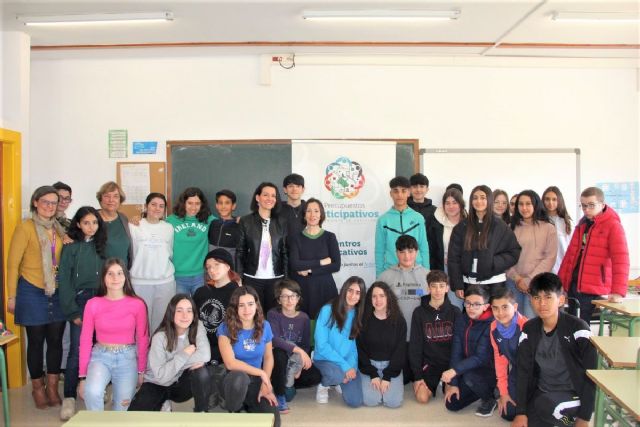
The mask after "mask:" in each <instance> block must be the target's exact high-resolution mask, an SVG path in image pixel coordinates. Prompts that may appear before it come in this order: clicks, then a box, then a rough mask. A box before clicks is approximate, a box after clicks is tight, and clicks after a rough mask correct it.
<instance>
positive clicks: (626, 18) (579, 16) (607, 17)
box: [551, 11, 640, 23]
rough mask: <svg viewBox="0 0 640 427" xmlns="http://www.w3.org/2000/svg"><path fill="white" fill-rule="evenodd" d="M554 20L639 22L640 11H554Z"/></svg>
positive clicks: (552, 17)
mask: <svg viewBox="0 0 640 427" xmlns="http://www.w3.org/2000/svg"><path fill="white" fill-rule="evenodd" d="M551 19H553V20H554V21H567V22H570V21H572V22H608V23H611V22H638V21H640V15H639V14H638V12H635V13H634V12H570V11H566V12H561V11H560V12H554V13H553V15H552V16H551Z"/></svg>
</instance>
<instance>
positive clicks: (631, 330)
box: [629, 317, 640, 337]
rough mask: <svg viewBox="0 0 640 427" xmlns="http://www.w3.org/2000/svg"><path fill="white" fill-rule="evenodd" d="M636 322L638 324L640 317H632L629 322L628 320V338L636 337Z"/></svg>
mask: <svg viewBox="0 0 640 427" xmlns="http://www.w3.org/2000/svg"><path fill="white" fill-rule="evenodd" d="M638 322H640V317H632V318H631V320H629V336H630V337H635V336H636V324H637V323H638Z"/></svg>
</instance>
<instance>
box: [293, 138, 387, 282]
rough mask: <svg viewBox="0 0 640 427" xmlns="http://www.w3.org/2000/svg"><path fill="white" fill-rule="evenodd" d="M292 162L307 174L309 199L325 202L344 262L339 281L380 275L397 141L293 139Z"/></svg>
mask: <svg viewBox="0 0 640 427" xmlns="http://www.w3.org/2000/svg"><path fill="white" fill-rule="evenodd" d="M291 164H292V170H293V172H295V173H299V174H300V175H302V176H304V178H305V193H304V198H305V199H309V198H311V197H314V198H316V199H319V200H320V201H321V202H322V204H323V205H324V208H325V212H326V217H327V218H326V220H325V222H324V224H323V228H326V229H327V230H329V231H331V232H333V233H335V235H336V237H337V239H338V245H339V246H340V256H341V261H342V266H341V269H340V271H339V272H338V273H335V274H334V277H335V281H336V284H337V285H338V287H340V286H341V285H342V283H343V282H344V281H345V280H346V279H347V278H349V277H350V276H354V275H355V276H360V277H362V278H363V279H364V281H365V283H366V284H367V285H370V284H371V283H372V282H373V281H374V280H375V274H376V268H375V234H376V233H375V230H376V222H377V220H378V217H379V216H380V215H382V214H383V213H385V212H386V211H387V210H389V208H390V207H391V204H392V202H391V199H390V198H389V181H390V180H391V179H392V178H393V177H394V175H395V165H396V143H395V142H390V141H322V140H294V141H292V149H291Z"/></svg>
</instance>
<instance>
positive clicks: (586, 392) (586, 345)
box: [512, 273, 597, 427]
mask: <svg viewBox="0 0 640 427" xmlns="http://www.w3.org/2000/svg"><path fill="white" fill-rule="evenodd" d="M529 292H530V294H531V297H530V298H531V304H532V306H533V309H534V310H535V311H536V313H537V314H538V317H536V318H534V319H531V320H529V321H528V322H527V323H525V325H524V328H523V331H522V334H521V335H520V344H519V346H518V373H517V394H516V396H517V397H516V402H517V404H516V417H515V419H514V420H513V423H512V426H513V427H523V426H529V427H538V426H558V425H561V426H565V425H566V426H573V425H575V426H576V427H586V426H588V425H589V420H590V419H591V414H592V413H593V408H594V404H595V385H594V384H593V382H592V381H591V380H590V379H589V378H588V377H587V373H586V370H587V369H595V368H596V363H597V353H596V349H595V348H594V347H593V345H592V344H591V341H590V340H589V337H590V336H591V329H590V328H589V325H588V324H587V323H586V322H585V321H584V320H582V319H579V318H577V317H574V316H572V315H570V314H566V313H563V312H561V311H560V310H559V308H560V307H562V306H563V305H564V302H565V298H564V294H563V293H562V282H561V281H560V278H559V277H558V276H556V275H555V274H553V273H540V274H538V275H537V276H535V277H534V278H533V280H531V284H530V287H529Z"/></svg>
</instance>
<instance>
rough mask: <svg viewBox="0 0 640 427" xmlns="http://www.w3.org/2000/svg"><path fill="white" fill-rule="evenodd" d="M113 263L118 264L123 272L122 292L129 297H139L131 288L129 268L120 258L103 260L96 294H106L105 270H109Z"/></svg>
mask: <svg viewBox="0 0 640 427" xmlns="http://www.w3.org/2000/svg"><path fill="white" fill-rule="evenodd" d="M113 265H119V266H120V267H122V271H123V272H124V287H123V288H122V291H123V292H124V294H125V295H126V296H129V297H135V298H140V297H138V296H137V295H136V292H135V291H134V290H133V286H131V278H130V276H129V270H127V265H126V264H125V263H124V261H122V260H121V259H120V258H107V260H106V261H105V262H104V266H102V271H101V272H100V283H99V284H98V290H97V291H96V296H99V297H103V296H105V295H107V285H105V283H104V279H105V277H107V271H109V268H111V266H113ZM140 299H142V298H140Z"/></svg>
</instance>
